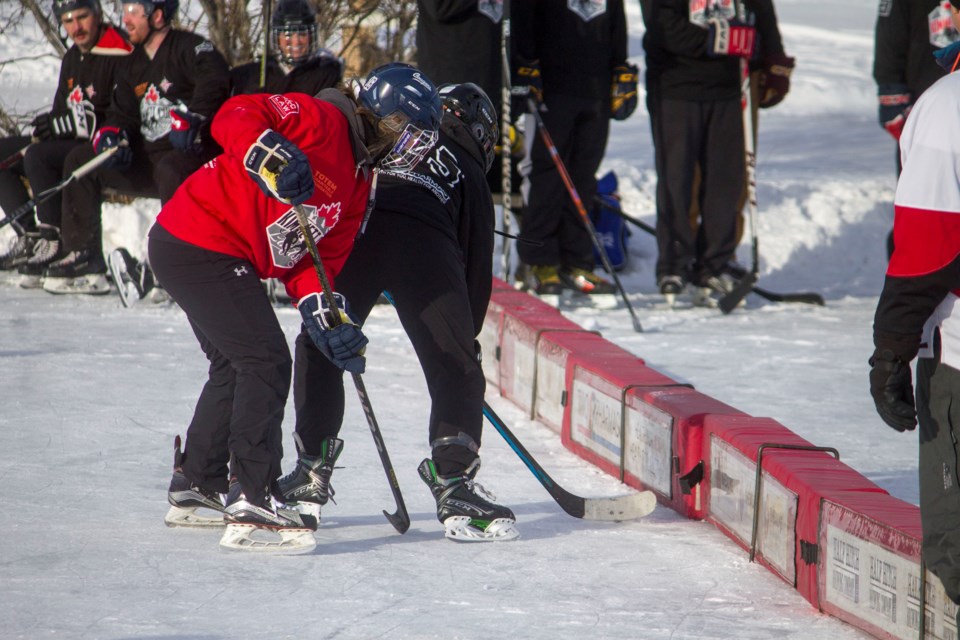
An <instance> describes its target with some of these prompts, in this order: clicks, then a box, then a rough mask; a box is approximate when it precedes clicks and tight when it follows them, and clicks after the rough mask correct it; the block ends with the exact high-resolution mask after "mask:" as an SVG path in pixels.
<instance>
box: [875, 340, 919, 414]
mask: <svg viewBox="0 0 960 640" xmlns="http://www.w3.org/2000/svg"><path fill="white" fill-rule="evenodd" d="M870 366H871V367H872V368H871V369H870V395H872V396H873V402H874V404H876V406H877V413H879V414H880V417H881V418H883V421H884V422H886V423H887V424H888V425H890V426H891V427H892V428H894V429H896V430H897V431H901V432H903V431H913V430H914V429H915V428H916V426H917V409H916V406H915V405H914V400H913V381H912V378H911V375H910V364H909V363H906V362H903V361H902V360H901V359H900V358H899V357H898V356H896V355H894V353H893V352H892V351H890V350H889V349H883V350H880V349H878V350H876V351H875V352H874V354H873V355H872V356H871V357H870Z"/></svg>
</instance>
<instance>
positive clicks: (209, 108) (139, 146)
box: [43, 0, 230, 293]
mask: <svg viewBox="0 0 960 640" xmlns="http://www.w3.org/2000/svg"><path fill="white" fill-rule="evenodd" d="M178 7H179V0H129V1H125V2H124V3H123V5H122V9H123V26H124V29H125V30H126V32H127V34H128V35H129V37H130V41H131V42H132V43H133V44H134V45H135V49H134V52H133V53H132V54H131V56H130V60H129V66H128V68H127V71H126V73H124V74H123V77H121V78H120V79H119V80H118V82H117V86H116V88H115V90H114V92H113V99H112V101H111V104H110V108H109V109H108V111H107V116H106V122H105V123H103V124H102V125H101V126H100V127H99V129H98V130H97V133H96V134H95V136H94V138H93V147H92V148H91V147H86V146H85V147H83V148H81V149H78V150H77V152H76V153H73V154H71V155H70V156H69V157H68V158H67V164H66V168H65V171H67V172H70V171H72V170H73V169H76V168H77V167H78V166H80V165H82V164H83V163H85V162H87V161H88V160H90V159H91V158H92V157H93V156H94V155H95V154H98V153H102V152H103V151H105V150H106V149H110V148H113V147H117V148H118V151H117V152H116V153H115V154H114V155H113V157H112V158H111V159H110V160H109V162H108V165H105V166H104V167H101V168H100V169H98V170H96V171H94V172H93V173H91V174H90V175H88V176H86V177H84V178H82V179H80V180H76V181H74V182H72V183H71V184H70V185H69V186H68V187H66V188H65V189H64V191H63V227H62V237H61V239H62V241H63V248H64V251H65V256H64V257H63V258H62V259H61V260H59V261H57V262H54V263H52V264H50V265H49V266H48V267H47V268H46V270H45V271H44V278H43V288H44V290H46V291H49V292H51V293H105V292H107V291H109V285H108V283H107V280H106V277H105V276H106V271H107V267H106V263H105V261H104V259H103V253H102V246H101V245H102V238H101V235H102V230H101V227H100V206H101V204H102V202H103V190H104V188H106V187H110V188H113V189H115V190H117V191H120V192H122V193H128V194H136V195H146V196H158V197H159V198H160V202H161V203H166V201H167V200H169V199H170V198H171V197H172V196H173V193H174V192H175V191H176V190H177V188H178V187H179V186H180V184H181V183H182V182H183V181H184V180H185V179H186V178H187V177H188V176H189V175H190V174H191V173H193V172H194V171H196V170H197V169H198V168H200V167H201V166H202V165H203V164H204V163H205V162H207V161H208V160H211V159H212V158H213V157H214V156H216V155H217V154H218V153H219V152H220V148H219V146H218V145H217V144H216V143H215V142H214V141H213V139H212V138H211V137H210V135H209V127H210V119H211V118H212V117H213V115H214V113H216V111H217V109H219V108H220V105H221V104H223V101H224V100H226V99H227V97H228V95H229V93H230V71H229V68H228V67H227V63H226V61H225V60H224V58H223V56H222V55H221V54H220V52H218V51H217V50H216V48H214V46H213V44H212V43H211V42H210V41H209V40H206V39H204V38H202V37H200V36H198V35H196V34H194V33H190V32H189V31H183V30H181V29H175V28H173V27H172V26H171V25H172V23H173V20H174V17H175V16H176V12H177V9H178Z"/></svg>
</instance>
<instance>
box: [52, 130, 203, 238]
mask: <svg viewBox="0 0 960 640" xmlns="http://www.w3.org/2000/svg"><path fill="white" fill-rule="evenodd" d="M95 155H96V153H95V152H94V150H93V147H92V146H90V145H83V146H82V147H80V148H78V149H75V150H74V151H72V152H71V153H70V154H69V155H68V156H67V160H66V167H65V170H66V171H67V172H68V173H69V172H72V171H73V170H74V169H76V168H77V167H79V166H81V165H82V164H84V163H86V162H88V161H90V160H91V159H93V157H94V156H95ZM210 157H212V156H210V155H209V154H204V155H199V156H194V155H188V154H185V153H182V152H180V151H177V150H176V149H174V150H168V151H161V152H157V153H154V154H147V153H146V152H144V151H143V149H142V148H137V147H136V146H135V147H134V153H133V158H134V159H133V162H132V163H131V165H130V167H129V168H127V169H125V170H123V171H119V170H117V169H111V168H102V167H101V168H100V169H97V170H96V171H94V172H93V173H90V174H89V175H87V176H86V177H84V178H81V179H80V180H76V181H74V182H72V183H71V184H70V185H69V186H68V187H67V188H66V189H64V195H63V224H62V225H61V235H62V238H63V244H64V249H65V250H66V251H73V250H77V249H91V250H93V251H94V252H98V251H100V250H101V245H102V241H103V240H102V236H103V229H102V227H101V221H100V213H101V206H102V205H103V190H104V189H105V188H111V189H115V190H116V191H119V192H120V193H123V194H133V195H140V196H146V197H159V198H160V204H161V206H162V205H164V204H166V202H167V201H168V200H169V199H170V198H172V197H173V194H174V193H175V192H176V190H177V188H178V187H179V186H180V185H181V184H183V181H184V180H186V179H187V178H188V177H189V176H190V174H192V173H193V172H194V171H196V170H197V169H199V168H200V167H201V166H203V163H204V162H206V161H207V160H209V159H210Z"/></svg>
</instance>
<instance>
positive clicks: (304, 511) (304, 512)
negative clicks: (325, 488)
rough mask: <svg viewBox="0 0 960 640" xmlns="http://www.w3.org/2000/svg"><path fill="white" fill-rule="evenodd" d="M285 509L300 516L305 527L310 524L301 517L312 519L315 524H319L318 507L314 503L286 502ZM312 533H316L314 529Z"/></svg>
mask: <svg viewBox="0 0 960 640" xmlns="http://www.w3.org/2000/svg"><path fill="white" fill-rule="evenodd" d="M287 509H289V510H291V511H293V512H294V513H298V514H300V516H301V519H302V520H303V523H304V524H305V525H307V526H310V523H309V521H308V520H306V519H304V518H303V516H306V517H307V518H313V520H314V521H315V522H320V505H319V504H317V503H316V502H288V503H287ZM314 531H316V527H314Z"/></svg>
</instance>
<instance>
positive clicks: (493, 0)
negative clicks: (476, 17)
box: [477, 0, 503, 24]
mask: <svg viewBox="0 0 960 640" xmlns="http://www.w3.org/2000/svg"><path fill="white" fill-rule="evenodd" d="M477 13H479V14H480V15H482V16H487V17H488V18H490V20H491V21H493V24H500V20H502V19H503V0H480V1H479V2H477Z"/></svg>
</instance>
